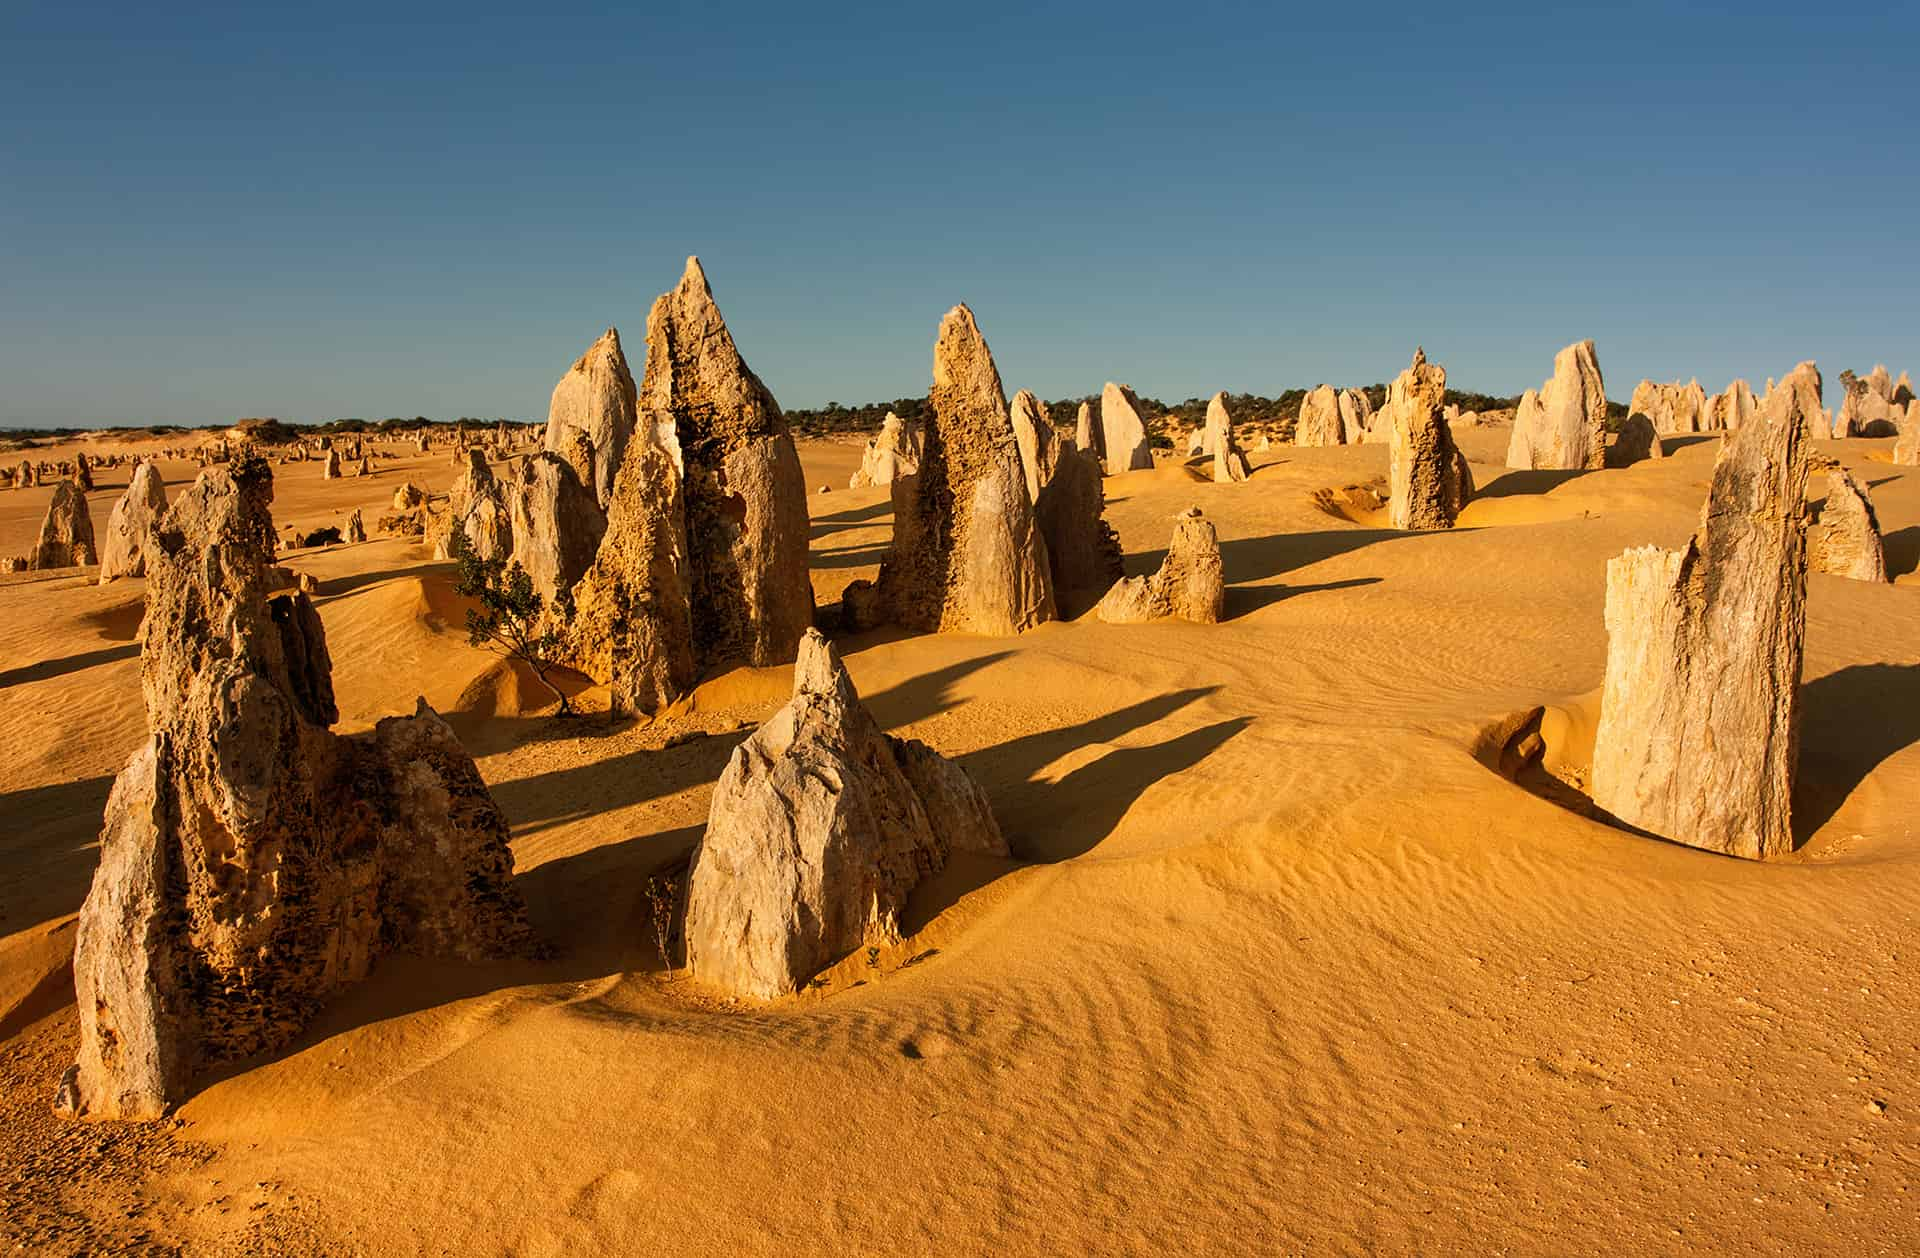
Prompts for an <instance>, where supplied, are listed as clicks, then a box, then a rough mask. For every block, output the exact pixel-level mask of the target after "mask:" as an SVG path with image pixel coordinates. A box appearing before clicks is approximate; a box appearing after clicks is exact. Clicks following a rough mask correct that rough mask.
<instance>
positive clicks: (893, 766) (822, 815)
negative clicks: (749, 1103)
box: [686, 629, 1007, 1000]
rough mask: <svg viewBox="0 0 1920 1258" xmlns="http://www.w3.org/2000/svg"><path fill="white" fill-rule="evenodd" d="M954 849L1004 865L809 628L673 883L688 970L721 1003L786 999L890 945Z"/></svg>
mask: <svg viewBox="0 0 1920 1258" xmlns="http://www.w3.org/2000/svg"><path fill="white" fill-rule="evenodd" d="M956 851H969V852H978V853H981V854H984V855H990V856H1006V855H1007V844H1006V840H1005V838H1003V837H1002V835H1001V832H1000V827H999V825H998V823H996V822H995V820H994V817H993V809H992V807H991V805H990V804H989V802H988V800H987V797H986V793H985V792H984V791H982V790H981V789H980V786H979V784H978V783H977V782H975V781H974V780H973V778H972V777H971V776H969V775H968V773H967V771H966V770H965V769H963V768H961V767H960V766H959V765H957V764H955V763H953V762H952V761H950V760H947V759H945V758H943V757H941V756H940V755H939V754H938V753H936V752H935V751H933V750H932V749H931V748H929V747H927V746H926V745H925V744H923V743H919V742H915V741H912V740H910V739H899V738H894V737H891V736H889V735H888V734H886V733H885V732H883V731H882V730H881V729H880V726H879V724H878V723H877V722H876V721H874V719H873V717H872V716H871V715H869V714H868V712H867V710H866V708H865V707H864V706H863V705H862V704H861V702H860V697H859V695H858V694H857V693H856V692H855V690H854V687H853V680H852V679H851V678H850V677H848V675H847V670H846V668H845V667H844V666H843V665H842V664H841V662H840V657H839V654H838V652H836V651H835V650H834V648H833V645H832V644H831V643H829V642H828V641H827V640H826V639H825V638H824V637H822V636H821V635H820V634H819V632H818V631H816V630H811V629H809V630H808V631H807V633H806V635H805V637H804V638H803V639H802V641H801V644H800V648H799V654H798V659H797V660H796V662H795V664H794V688H793V699H792V700H791V701H790V702H789V703H788V704H787V706H786V707H784V708H782V709H781V710H780V711H779V712H777V713H775V714H774V716H773V718H772V719H771V720H769V721H768V722H767V723H766V724H765V725H763V726H761V727H760V729H759V730H757V731H756V732H755V733H754V734H753V736H752V737H750V738H748V739H747V740H746V741H745V742H744V743H742V744H741V745H740V746H739V747H737V748H736V749H735V750H734V753H733V756H732V758H731V759H730V760H728V762H727V767H726V769H725V770H724V771H723V772H722V773H721V775H720V781H719V783H718V784H717V785H716V786H715V787H714V790H713V803H712V807H711V809H710V812H709V815H708V819H707V829H706V832H705V834H704V835H703V836H702V837H701V840H700V844H699V846H698V847H697V848H695V849H694V853H693V863H692V869H691V872H690V873H689V875H688V880H687V913H686V941H687V966H688V968H689V969H691V970H692V971H693V973H694V975H695V976H696V977H697V978H699V979H701V980H703V981H705V982H708V983H712V984H714V985H715V986H718V987H721V988H724V989H726V990H727V991H730V992H732V993H734V994H736V995H740V996H745V997H750V998H754V999H760V1000H771V999H774V998H776V997H780V996H785V995H791V994H792V993H794V992H796V991H798V990H800V988H802V987H803V986H805V985H806V984H807V983H808V982H809V981H811V980H812V978H813V977H814V976H815V975H816V974H818V973H819V972H820V971H821V970H823V969H826V968H827V967H828V966H830V965H832V964H833V963H834V962H836V961H838V960H839V959H840V958H842V957H844V956H846V955H848V954H849V953H852V952H854V951H855V950H856V949H858V948H860V947H862V946H863V945H866V944H868V943H869V942H871V943H875V944H884V943H891V942H892V941H893V940H896V939H898V938H899V918H900V914H901V912H902V911H903V910H904V908H905V907H906V902H907V896H908V894H909V893H911V892H912V890H913V888H914V887H915V886H916V885H917V884H918V883H919V882H920V881H921V880H922V879H923V878H926V877H928V876H930V875H932V874H935V873H938V872H939V871H940V870H941V869H942V868H944V867H945V865H946V864H947V861H948V859H949V857H950V856H951V854H952V853H954V852H956Z"/></svg>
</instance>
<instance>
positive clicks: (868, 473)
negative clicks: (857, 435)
mask: <svg viewBox="0 0 1920 1258" xmlns="http://www.w3.org/2000/svg"><path fill="white" fill-rule="evenodd" d="M919 470H920V432H919V429H918V428H917V427H915V426H914V425H912V424H909V423H907V421H906V420H904V419H901V418H900V417H899V416H898V415H896V414H894V413H893V412H892V411H888V412H887V417H886V418H885V419H883V420H881V421H880V431H879V433H878V434H876V435H875V436H874V438H873V440H871V441H869V442H867V448H866V450H865V451H864V452H863V453H862V454H861V456H860V470H859V471H857V472H855V473H854V474H853V476H852V478H851V479H849V480H848V481H847V488H848V489H867V488H872V487H879V486H885V485H891V484H893V482H894V481H895V480H896V479H897V478H899V477H902V476H911V475H913V474H914V473H915V472H917V471H919Z"/></svg>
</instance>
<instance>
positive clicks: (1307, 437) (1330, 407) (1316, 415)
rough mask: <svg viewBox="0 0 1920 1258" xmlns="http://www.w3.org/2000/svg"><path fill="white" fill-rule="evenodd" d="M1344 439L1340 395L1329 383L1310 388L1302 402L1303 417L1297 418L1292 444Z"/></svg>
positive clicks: (1321, 443) (1323, 443)
mask: <svg viewBox="0 0 1920 1258" xmlns="http://www.w3.org/2000/svg"><path fill="white" fill-rule="evenodd" d="M1345 441H1346V427H1345V425H1344V423H1343V422H1342V421H1341V418H1340V395H1339V394H1337V393H1335V392H1334V389H1333V386H1332V385H1330V384H1323V385H1320V386H1318V387H1317V388H1314V389H1312V390H1309V391H1308V393H1307V396H1306V397H1305V398H1304V399H1302V400H1301V402H1300V417H1299V419H1297V420H1295V421H1294V425H1293V444H1295V445H1297V446H1337V445H1341V444H1343V443H1344V442H1345Z"/></svg>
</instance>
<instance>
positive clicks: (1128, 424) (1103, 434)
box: [1100, 380, 1153, 475]
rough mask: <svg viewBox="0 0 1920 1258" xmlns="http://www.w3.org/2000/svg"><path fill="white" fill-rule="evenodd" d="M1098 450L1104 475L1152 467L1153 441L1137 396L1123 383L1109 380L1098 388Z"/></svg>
mask: <svg viewBox="0 0 1920 1258" xmlns="http://www.w3.org/2000/svg"><path fill="white" fill-rule="evenodd" d="M1100 451H1101V457H1102V458H1103V459H1104V460H1105V461H1106V467H1107V473H1108V475H1115V474H1118V473H1120V472H1132V471H1136V470H1141V469H1146V470H1151V469H1152V467H1153V444H1152V442H1151V441H1150V440H1149V438H1148V436H1147V421H1146V418H1145V417H1144V416H1142V415H1141V414H1140V399H1139V398H1138V397H1136V396H1134V392H1133V390H1132V389H1129V388H1128V387H1127V386H1126V385H1124V384H1115V383H1113V382H1112V381H1111V380H1109V381H1108V382H1107V384H1106V387H1105V388H1103V389H1101V390H1100Z"/></svg>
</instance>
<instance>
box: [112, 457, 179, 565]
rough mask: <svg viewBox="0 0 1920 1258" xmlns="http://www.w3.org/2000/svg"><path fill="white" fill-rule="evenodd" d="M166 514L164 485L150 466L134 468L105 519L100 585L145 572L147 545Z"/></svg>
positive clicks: (157, 468)
mask: <svg viewBox="0 0 1920 1258" xmlns="http://www.w3.org/2000/svg"><path fill="white" fill-rule="evenodd" d="M166 512H167V489H166V484H165V483H164V482H163V481H162V480H161V479H160V469H159V467H158V466H156V465H155V464H153V463H140V464H137V465H135V467H134V469H133V476H132V478H131V479H130V480H128V482H127V492H126V493H124V494H122V495H120V500H119V501H118V502H116V503H114V504H113V514H112V515H110V516H108V517H107V540H106V542H105V543H104V544H103V546H102V547H101V551H100V584H102V585H105V584H107V583H108V582H109V581H117V580H119V579H120V578H121V577H137V576H143V575H145V573H146V571H147V561H146V553H145V550H146V544H147V539H148V538H149V537H151V536H152V535H153V530H154V527H155V526H156V525H158V524H159V523H160V518H161V517H162V516H164V515H165V514H166Z"/></svg>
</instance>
